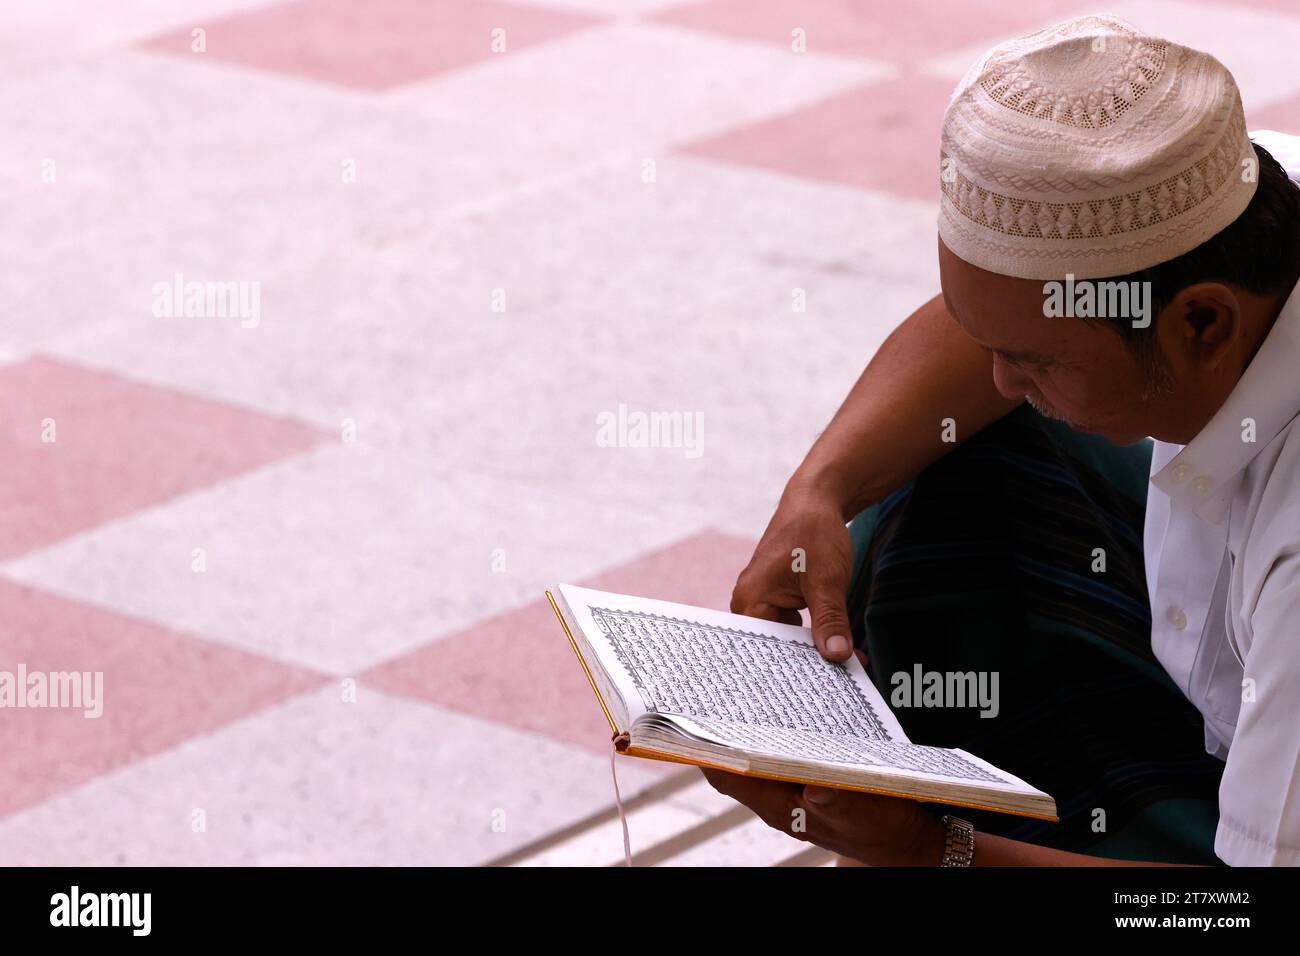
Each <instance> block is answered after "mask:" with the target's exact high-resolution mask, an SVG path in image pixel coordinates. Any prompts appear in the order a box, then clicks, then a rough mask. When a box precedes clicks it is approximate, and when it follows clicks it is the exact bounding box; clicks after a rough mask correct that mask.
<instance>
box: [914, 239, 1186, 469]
mask: <svg viewBox="0 0 1300 956" xmlns="http://www.w3.org/2000/svg"><path fill="white" fill-rule="evenodd" d="M939 276H940V280H941V281H942V284H943V295H944V300H945V302H946V303H947V305H948V311H949V312H950V313H951V315H952V316H953V318H955V319H956V320H957V323H958V324H959V325H961V327H962V328H963V329H964V330H965V331H966V333H967V334H968V335H970V337H971V338H973V339H974V340H975V341H976V342H978V343H979V344H980V345H981V346H983V347H984V348H985V349H987V350H988V351H989V353H990V354H991V355H992V356H993V381H994V384H995V385H996V386H997V389H998V391H999V392H1001V393H1002V394H1003V395H1005V396H1007V397H1008V398H1020V397H1024V398H1025V399H1026V400H1028V401H1029V403H1030V404H1031V405H1033V406H1034V407H1035V408H1037V409H1038V410H1039V411H1040V412H1042V413H1043V414H1044V415H1047V416H1048V417H1050V418H1057V419H1061V420H1063V421H1065V422H1066V423H1067V424H1069V425H1070V426H1072V427H1073V428H1076V429H1078V430H1079V431H1087V432H1095V433H1096V434H1099V435H1102V436H1104V437H1106V438H1108V439H1110V440H1111V441H1113V442H1116V443H1118V444H1131V443H1132V442H1135V441H1138V440H1140V439H1142V438H1144V437H1146V436H1147V435H1151V434H1155V433H1157V432H1158V426H1159V425H1160V423H1161V421H1162V419H1163V417H1164V416H1163V414H1162V412H1163V409H1162V405H1163V404H1164V402H1165V401H1167V400H1168V396H1165V395H1160V394H1157V390H1156V389H1155V388H1154V387H1153V386H1154V383H1153V382H1152V381H1151V380H1150V379H1149V376H1148V374H1147V372H1146V371H1145V370H1144V369H1143V367H1142V364H1141V363H1140V362H1139V361H1138V359H1137V358H1136V357H1135V356H1134V355H1133V353H1132V352H1131V351H1130V350H1129V349H1128V347H1127V346H1126V345H1125V344H1124V342H1123V340H1122V339H1121V338H1120V337H1119V336H1118V335H1117V334H1115V333H1114V332H1113V331H1111V330H1110V329H1107V328H1104V327H1103V326H1102V325H1100V324H1098V323H1095V322H1085V321H1083V320H1082V319H1079V318H1075V317H1048V316H1046V315H1045V314H1044V302H1045V298H1046V297H1045V294H1044V292H1043V285H1044V283H1043V281H1041V280H1037V279H1016V278H1012V277H1010V276H1002V275H997V274H995V273H992V272H986V271H985V270H983V269H980V268H977V267H976V266H973V265H971V264H970V263H968V262H965V261H964V260H962V259H959V258H957V256H955V255H953V254H952V253H951V252H950V251H949V250H948V247H947V246H945V245H944V244H943V240H942V239H941V240H940V241H939ZM1063 279H1064V276H1062V280H1063ZM1153 324H1154V319H1153ZM1153 331H1154V330H1153Z"/></svg>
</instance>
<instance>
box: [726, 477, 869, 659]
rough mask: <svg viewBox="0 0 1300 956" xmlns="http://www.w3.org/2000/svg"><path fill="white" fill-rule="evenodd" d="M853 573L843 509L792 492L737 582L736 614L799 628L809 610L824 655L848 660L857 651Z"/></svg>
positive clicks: (820, 498)
mask: <svg viewBox="0 0 1300 956" xmlns="http://www.w3.org/2000/svg"><path fill="white" fill-rule="evenodd" d="M852 574H853V543H852V541H851V540H850V539H849V532H848V529H847V528H846V527H845V526H844V517H843V514H842V513H841V511H840V508H839V506H838V505H837V504H836V503H835V502H834V501H833V500H832V499H831V498H829V497H827V496H821V495H818V494H817V493H816V492H815V491H800V490H796V489H787V491H786V493H785V495H784V496H783V497H782V498H781V504H780V505H779V506H778V507H777V509H776V514H775V515H773V516H772V520H771V521H770V522H769V523H768V526H767V530H766V531H764V532H763V538H762V540H760V541H759V542H758V547H756V548H755V549H754V556H753V557H752V558H750V559H749V564H748V565H747V566H746V568H745V570H744V571H742V572H741V573H740V578H739V579H738V580H737V581H736V588H735V591H733V592H732V595H731V610H732V612H733V613H735V614H747V615H749V616H750V617H761V618H765V619H767V620H769V621H783V622H785V623H786V624H799V623H800V620H801V619H800V617H799V610H800V608H805V607H806V608H808V614H809V617H810V619H811V621H812V632H813V640H814V641H816V642H817V648H818V650H820V651H821V652H822V656H823V657H825V658H827V659H828V660H832V661H844V660H847V659H848V657H849V654H850V653H851V652H852V650H853V635H852V631H851V629H850V628H849V615H848V611H847V609H846V607H845V595H846V593H847V591H848V588H849V579H850V577H851V576H852Z"/></svg>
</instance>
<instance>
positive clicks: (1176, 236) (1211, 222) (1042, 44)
mask: <svg viewBox="0 0 1300 956" xmlns="http://www.w3.org/2000/svg"><path fill="white" fill-rule="evenodd" d="M1246 160H1250V169H1251V170H1252V171H1253V169H1254V160H1255V152H1254V150H1253V148H1252V147H1251V145H1250V139H1249V137H1248V136H1247V135H1246V123H1245V117H1244V114H1243V112H1242V108H1241V97H1240V95H1239V93H1238V92H1237V85H1236V83H1235V82H1234V81H1233V79H1232V74H1231V73H1229V72H1228V70H1227V68H1226V67H1224V66H1223V64H1222V63H1220V62H1219V61H1218V60H1216V59H1215V58H1214V57H1212V56H1210V55H1209V54H1207V53H1202V52H1200V51H1199V50H1192V49H1189V48H1187V47H1184V46H1179V45H1178V44H1176V43H1172V42H1170V41H1168V40H1161V39H1157V38H1155V37H1149V36H1144V35H1142V34H1140V33H1139V32H1138V31H1137V30H1136V29H1134V28H1133V27H1132V26H1130V25H1129V24H1127V23H1125V22H1124V21H1122V20H1117V19H1115V18H1113V17H1109V16H1086V17H1078V18H1076V19H1073V20H1068V21H1066V22H1065V23H1061V24H1058V25H1056V26H1053V27H1049V28H1047V29H1045V30H1040V31H1038V32H1037V33H1032V34H1030V35H1028V36H1024V37H1019V38H1017V39H1014V40H1010V41H1008V42H1006V43H1003V44H1000V45H998V46H996V47H994V48H993V49H992V50H990V51H989V52H987V53H986V54H984V56H982V57H981V58H980V59H979V60H978V61H977V62H976V63H975V65H974V66H973V67H971V69H970V70H969V71H968V72H967V74H966V76H965V77H963V78H962V80H961V82H960V83H958V84H957V88H956V90H955V91H954V92H953V95H952V99H951V100H950V101H949V103H948V108H947V111H946V112H945V113H944V119H943V134H942V140H941V152H940V175H939V179H940V188H941V191H942V195H941V196H940V200H939V235H940V236H941V237H942V239H943V241H944V244H945V245H947V246H948V248H949V249H951V250H952V252H953V253H954V254H956V255H957V256H959V257H960V258H962V259H964V260H966V261H967V262H970V263H972V264H974V265H976V266H979V267H980V268H981V269H987V270H988V271H990V272H997V273H1001V274H1003V275H1009V276H1019V277H1021V278H1026V279H1052V278H1060V277H1063V276H1064V275H1065V274H1066V273H1073V274H1074V275H1075V276H1076V277H1077V278H1080V279H1095V278H1101V277H1104V276H1114V275H1123V274H1125V273H1129V272H1133V271H1136V270H1138V269H1144V268H1146V267H1148V266H1153V265H1156V264H1157V263H1160V262H1165V261H1167V260H1169V259H1173V258H1175V257H1177V256H1180V255H1182V254H1183V253H1184V252H1187V251H1189V250H1191V249H1194V248H1195V247H1196V246H1198V245H1200V244H1201V243H1202V242H1204V241H1205V240H1206V239H1208V238H1210V236H1212V235H1214V234H1215V233H1216V232H1219V231H1220V230H1221V229H1223V228H1224V227H1225V226H1227V225H1228V224H1229V223H1231V222H1232V221H1233V220H1234V219H1236V218H1237V216H1239V215H1240V214H1241V212H1242V211H1243V210H1244V209H1245V208H1246V205H1247V204H1248V203H1249V202H1250V197H1251V196H1252V195H1254V192H1255V185H1256V176H1254V175H1246V174H1245V173H1246V167H1245V166H1243V162H1244V161H1246Z"/></svg>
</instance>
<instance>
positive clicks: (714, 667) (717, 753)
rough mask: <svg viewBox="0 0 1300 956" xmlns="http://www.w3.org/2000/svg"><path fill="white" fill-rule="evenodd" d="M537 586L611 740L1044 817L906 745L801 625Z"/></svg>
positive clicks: (1033, 801)
mask: <svg viewBox="0 0 1300 956" xmlns="http://www.w3.org/2000/svg"><path fill="white" fill-rule="evenodd" d="M557 592H558V593H552V592H550V591H547V592H546V596H547V598H548V599H549V600H550V602H551V607H552V608H553V609H554V611H555V614H556V616H557V617H558V618H559V620H560V624H561V625H562V626H563V628H564V631H565V633H566V634H567V635H568V638H569V642H570V644H571V645H572V647H573V650H574V652H575V653H576V654H577V655H578V660H579V662H580V663H581V664H582V668H583V670H584V671H585V672H586V674H587V679H588V681H589V682H590V683H591V687H592V689H593V690H594V691H595V692H596V697H597V700H598V701H599V702H600V706H601V709H602V710H603V711H604V712H605V717H606V718H607V719H608V720H609V725H610V729H611V731H612V735H613V741H614V747H615V749H616V750H617V751H618V752H619V753H621V754H625V755H628V756H633V757H646V758H649V759H653V760H670V761H675V762H677V763H685V764H692V765H694V766H699V767H712V768H715V769H720V770H729V771H732V772H734V773H740V774H745V775H748V776H755V777H765V778H768V779H773V780H786V781H791V782H795V783H805V784H817V785H819V786H825V787H836V788H839V789H844V790H859V791H864V792H868V793H878V794H885V795H888V796H894V797H904V798H908V799H912V800H921V801H928V802H934V803H946V804H954V805H957V806H963V807H973V808H976V809H981V810H993V811H997V812H1001V813H1010V814H1016V815H1019V816H1026V817H1036V818H1039V819H1044V820H1056V819H1057V816H1056V802H1055V801H1054V800H1053V799H1052V798H1051V796H1050V795H1048V794H1046V793H1044V792H1043V791H1041V790H1037V789H1035V788H1034V787H1031V786H1030V785H1029V784H1027V783H1025V782H1024V781H1023V780H1020V779H1019V778H1017V777H1014V776H1012V775H1011V774H1009V773H1006V772H1005V771H1002V770H999V769H998V768H997V767H995V766H993V765H992V764H990V763H987V762H985V761H983V760H981V759H980V758H979V757H976V756H975V755H974V754H970V753H967V752H966V751H964V750H957V749H947V748H943V747H930V746H923V745H920V744H914V743H912V742H911V741H909V740H908V739H907V735H906V734H904V733H903V728H902V726H901V725H900V724H899V723H898V719H897V718H896V717H895V716H894V714H893V712H892V711H891V710H890V709H889V707H888V705H887V704H886V703H885V700H884V698H883V697H882V696H881V694H880V692H879V691H878V690H877V689H876V686H875V685H874V684H873V683H872V682H871V679H870V677H868V676H867V672H866V670H865V669H864V668H863V666H862V664H861V662H860V661H859V660H858V659H857V658H856V657H853V658H850V659H849V660H848V661H846V662H844V663H842V664H841V663H836V662H833V661H828V660H826V659H825V658H824V657H822V656H821V653H820V652H819V651H818V650H817V646H816V645H815V644H814V643H813V640H812V633H811V631H809V630H808V629H807V628H804V627H799V626H796V625H790V624H779V623H776V622H773V621H765V620H761V619H759V618H752V617H744V616H742V615H739V614H728V613H724V612H722V611H712V610H708V609H705V608H698V607H691V606H689V605H686V604H672V603H669V602H667V601H654V600H650V599H648V598H638V597H631V596H629V595H625V594H611V593H608V592H605V591H593V590H591V589H589V588H580V587H575V586H573V585H569V584H561V585H560V586H559V587H558V588H557Z"/></svg>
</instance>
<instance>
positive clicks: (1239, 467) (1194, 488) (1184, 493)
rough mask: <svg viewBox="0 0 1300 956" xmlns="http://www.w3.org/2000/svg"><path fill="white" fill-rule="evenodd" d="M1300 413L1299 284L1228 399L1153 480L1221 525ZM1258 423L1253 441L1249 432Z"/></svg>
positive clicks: (1175, 500)
mask: <svg viewBox="0 0 1300 956" xmlns="http://www.w3.org/2000/svg"><path fill="white" fill-rule="evenodd" d="M1297 411H1300V283H1297V284H1296V287H1295V288H1294V289H1292V290H1291V294H1290V296H1288V297H1287V300H1286V304H1285V305H1284V306H1282V311H1281V312H1280V313H1279V314H1278V317H1277V319H1276V320H1275V321H1274V322H1273V327H1272V328H1271V329H1269V332H1268V335H1267V336H1266V337H1265V338H1264V341H1263V343H1262V344H1261V345H1260V347H1259V351H1257V352H1256V353H1255V357H1254V359H1252V360H1251V363H1250V365H1249V366H1247V368H1246V371H1245V373H1244V374H1243V375H1242V376H1241V380H1240V381H1238V382H1237V384H1236V386H1235V387H1234V388H1233V390H1232V392H1231V394H1229V395H1228V398H1227V400H1226V401H1225V402H1224V403H1223V405H1222V406H1221V407H1220V408H1219V410H1218V411H1217V412H1215V414H1214V417H1213V418H1211V419H1210V421H1209V422H1208V423H1207V424H1206V426H1205V427H1204V428H1202V429H1201V430H1200V431H1199V432H1198V433H1197V435H1196V437H1195V438H1193V439H1192V440H1191V441H1190V442H1188V444H1187V445H1186V446H1184V448H1183V449H1182V451H1180V452H1179V453H1178V454H1177V455H1175V456H1174V457H1173V458H1171V459H1170V460H1169V463H1168V464H1166V465H1165V467H1164V468H1162V469H1160V471H1158V472H1156V473H1155V474H1154V475H1152V476H1151V483H1152V484H1153V485H1155V486H1156V487H1157V488H1159V489H1160V490H1161V491H1163V492H1164V493H1165V494H1167V495H1168V496H1169V498H1170V501H1171V502H1172V503H1173V504H1174V505H1176V506H1182V507H1184V508H1190V509H1191V510H1192V511H1193V512H1194V513H1195V514H1197V515H1198V516H1200V517H1202V518H1205V519H1206V520H1207V521H1211V522H1213V523H1214V524H1219V523H1221V522H1222V521H1223V519H1224V516H1225V515H1226V514H1227V512H1228V507H1229V505H1231V503H1232V496H1233V494H1234V492H1235V491H1236V489H1237V486H1238V485H1239V484H1240V481H1241V478H1242V475H1243V473H1244V472H1245V470H1246V468H1247V466H1249V465H1250V463H1251V462H1252V461H1254V459H1255V456H1256V455H1258V454H1259V451H1260V449H1262V448H1263V447H1264V446H1265V445H1267V444H1268V443H1269V442H1271V441H1272V440H1273V439H1274V438H1276V437H1277V436H1278V434H1280V433H1281V431H1282V429H1283V428H1285V427H1286V425H1287V423H1288V422H1290V421H1291V419H1293V418H1295V416H1296V412H1297ZM1251 421H1253V422H1254V434H1253V437H1254V440H1253V441H1248V440H1247V439H1248V438H1249V437H1251V434H1250V432H1249V430H1248V429H1249V426H1250V422H1251Z"/></svg>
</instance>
